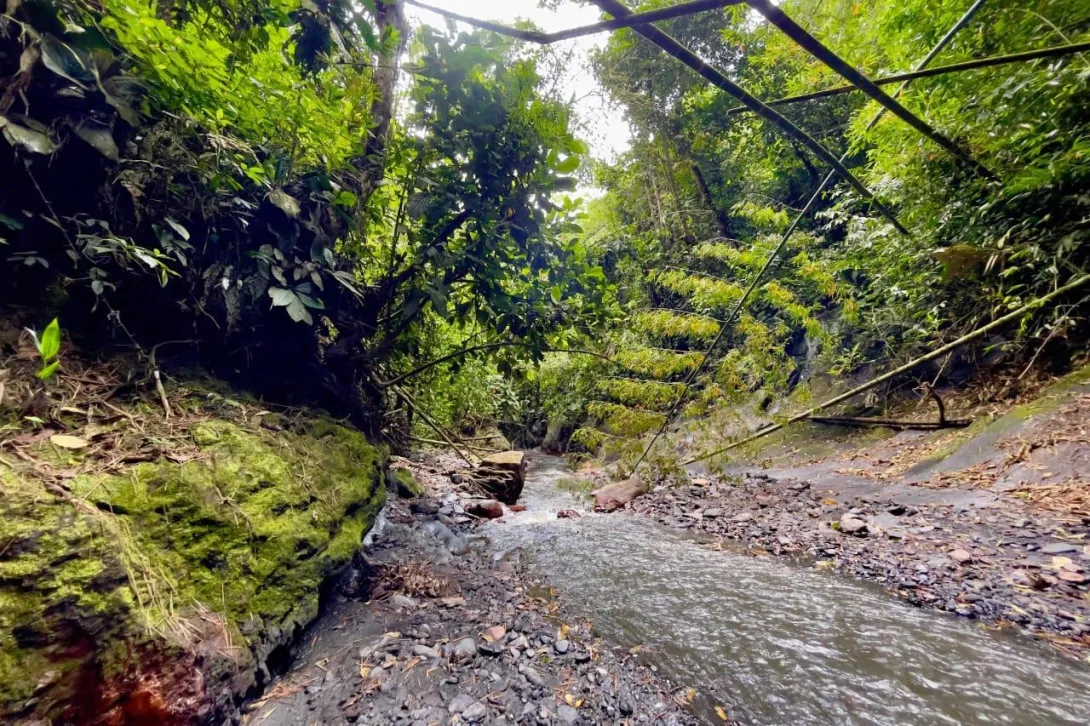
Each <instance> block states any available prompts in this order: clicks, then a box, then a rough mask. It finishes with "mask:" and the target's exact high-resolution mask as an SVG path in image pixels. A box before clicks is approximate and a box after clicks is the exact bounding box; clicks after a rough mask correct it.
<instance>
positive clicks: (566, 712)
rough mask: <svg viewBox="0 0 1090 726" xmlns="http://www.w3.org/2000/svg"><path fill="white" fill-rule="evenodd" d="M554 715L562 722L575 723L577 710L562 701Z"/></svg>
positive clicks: (577, 716) (577, 714)
mask: <svg viewBox="0 0 1090 726" xmlns="http://www.w3.org/2000/svg"><path fill="white" fill-rule="evenodd" d="M556 717H557V718H558V719H560V720H561V721H562V722H564V723H575V722H576V721H578V720H579V712H578V711H576V710H575V709H574V708H572V707H571V706H569V705H568V704H566V703H562V704H560V707H559V708H557V709H556Z"/></svg>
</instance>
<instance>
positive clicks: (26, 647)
mask: <svg viewBox="0 0 1090 726" xmlns="http://www.w3.org/2000/svg"><path fill="white" fill-rule="evenodd" d="M300 431H301V433H273V432H269V431H265V430H263V429H257V430H249V429H244V428H242V427H240V426H238V425H236V424H234V423H230V422H227V421H223V420H212V421H206V422H203V423H200V424H198V425H196V426H194V427H193V429H192V430H191V432H190V434H191V436H192V438H193V441H194V442H195V443H196V444H197V445H198V446H199V447H200V449H201V456H200V457H199V458H197V459H195V460H191V461H188V462H186V463H184V464H176V463H172V462H169V461H158V462H153V463H143V464H139V465H137V466H134V467H132V468H130V469H128V470H127V471H125V472H124V473H123V474H120V475H115V476H81V477H77V478H76V479H74V480H73V481H72V482H71V490H72V493H73V495H74V497H75V498H74V499H73V500H71V501H68V500H65V499H62V498H60V497H57V496H54V495H52V494H49V493H47V492H46V491H45V490H44V489H43V488H42V487H41V486H40V485H39V484H38V483H36V482H33V481H30V480H29V479H28V478H27V477H26V476H25V475H24V476H19V475H17V474H16V473H15V472H14V470H13V469H12V468H11V467H9V466H6V465H4V464H3V463H2V462H0V487H2V491H0V550H3V552H2V553H0V652H2V654H3V655H2V656H0V714H3V713H5V712H6V711H7V710H8V709H10V708H12V707H13V706H14V705H15V704H19V703H22V702H25V701H26V700H27V699H28V698H30V697H31V695H32V694H33V693H34V691H35V688H36V686H37V684H38V683H39V681H40V679H41V678H42V676H43V675H44V674H45V673H46V672H47V671H49V670H52V671H54V672H55V673H61V674H62V676H64V674H75V673H76V671H78V670H80V669H86V668H88V667H90V668H92V669H93V670H94V672H96V673H100V674H103V673H112V672H116V673H121V672H124V671H125V669H126V668H130V667H131V666H132V660H133V658H134V656H133V653H134V648H133V644H134V643H140V642H145V641H148V640H149V639H152V640H157V641H161V643H160V645H161V646H162V647H163V648H172V647H173V648H179V647H194V646H195V645H196V643H195V642H193V639H194V638H196V639H198V640H199V638H200V637H202V633H204V632H206V630H207V629H206V628H205V627H204V625H203V624H202V613H207V612H211V613H214V614H216V615H217V616H218V618H219V620H220V622H222V627H223V628H224V629H225V630H226V631H227V633H228V634H229V635H230V637H231V641H232V643H234V644H235V645H236V646H237V645H239V644H242V645H250V646H252V647H253V648H254V649H255V650H253V651H251V650H248V649H245V648H243V649H242V651H241V655H239V656H237V657H238V660H239V661H240V664H241V665H243V666H244V665H246V664H247V663H252V662H253V660H254V657H255V656H256V655H259V654H258V653H257V650H256V649H258V648H259V647H260V642H261V641H262V639H263V638H265V637H266V635H267V634H269V633H274V634H280V633H284V634H290V633H292V632H295V631H297V629H298V628H300V627H301V626H303V625H305V624H306V623H307V622H309V620H311V619H313V617H314V616H315V615H316V614H317V612H318V597H319V589H320V586H321V584H322V583H323V582H324V581H325V580H326V579H327V578H329V577H331V576H333V575H335V574H336V573H337V572H339V571H340V570H341V569H342V568H343V567H344V566H345V565H346V564H347V563H348V562H349V561H350V560H351V558H352V557H353V555H354V554H355V552H356V551H357V550H358V548H359V546H360V543H361V540H362V538H363V536H364V534H365V533H366V531H367V530H368V529H369V528H370V526H371V524H372V522H373V521H374V518H375V516H376V514H377V512H378V510H379V509H380V508H381V506H382V504H383V502H384V498H385V487H384V486H383V484H384V472H385V463H386V452H385V450H383V449H382V448H380V447H375V446H372V445H371V444H369V443H368V442H367V441H366V440H365V439H364V438H363V436H361V435H360V434H359V433H358V432H356V431H353V430H350V429H347V428H345V427H343V426H340V425H338V424H336V423H333V422H329V421H323V422H321V423H320V424H319V423H315V424H314V425H307V426H304V427H302V428H301V429H300ZM315 432H317V433H318V434H319V435H314V434H315ZM187 623H188V625H187ZM72 630H80V631H81V632H87V631H92V632H91V636H90V639H91V640H92V641H93V643H94V648H93V649H92V650H91V652H87V649H86V648H84V649H83V650H82V652H80V651H77V650H75V649H72V648H70V647H68V648H67V650H66V645H65V643H63V642H62V641H63V638H62V637H61V636H59V635H58V633H63V632H68V631H72ZM244 634H245V635H244ZM276 637H279V636H276ZM274 639H275V638H274ZM69 645H70V644H69ZM157 647H158V646H157ZM69 651H71V652H72V653H77V652H78V653H79V655H71V654H69ZM89 664H90V665H89ZM69 680H71V681H73V682H74V681H75V680H77V679H76V678H75V676H72V678H70V679H69ZM64 682H65V678H64V677H61V678H60V679H59V683H60V684H61V685H58V686H57V687H55V688H51V689H49V690H50V693H51V694H52V695H51V696H50V697H49V698H48V699H47V698H43V699H42V700H43V705H42V706H41V707H40V708H41V709H43V710H41V713H42V714H44V715H49V714H51V713H53V712H52V711H51V710H50V709H51V708H53V706H51V705H50V704H53V703H56V704H59V703H62V702H63V701H64V699H65V698H66V697H67V696H66V693H67V692H66V691H65V690H64V685H63V684H64ZM69 695H70V694H69Z"/></svg>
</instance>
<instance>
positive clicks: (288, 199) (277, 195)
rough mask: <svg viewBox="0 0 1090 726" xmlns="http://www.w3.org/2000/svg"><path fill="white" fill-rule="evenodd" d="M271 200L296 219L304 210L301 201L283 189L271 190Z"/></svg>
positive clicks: (275, 205) (278, 207)
mask: <svg viewBox="0 0 1090 726" xmlns="http://www.w3.org/2000/svg"><path fill="white" fill-rule="evenodd" d="M269 202H270V203H272V205H273V206H274V207H276V208H277V209H279V210H280V211H281V212H283V213H284V214H286V215H288V217H290V218H291V219H295V218H296V217H298V216H299V214H300V212H302V211H303V210H302V208H301V207H300V206H299V202H298V201H297V200H296V199H295V198H294V197H292V196H291V195H290V194H288V193H287V192H285V191H283V190H282V189H273V190H272V191H271V192H269Z"/></svg>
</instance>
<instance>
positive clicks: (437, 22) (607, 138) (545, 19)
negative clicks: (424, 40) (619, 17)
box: [405, 0, 631, 160]
mask: <svg viewBox="0 0 1090 726" xmlns="http://www.w3.org/2000/svg"><path fill="white" fill-rule="evenodd" d="M426 2H427V3H428V4H429V5H433V6H435V7H439V8H443V9H446V10H451V11H452V12H456V13H458V14H460V15H465V16H468V17H472V18H481V19H483V20H493V21H496V22H500V23H503V24H505V25H510V24H512V23H513V22H514V21H515V20H516V19H519V18H523V19H527V20H531V21H533V22H534V24H536V25H537V26H538V27H539V28H541V29H542V30H544V31H546V32H554V31H557V30H564V29H566V28H572V27H576V26H579V25H589V24H591V23H595V22H597V21H598V20H601V14H600V13H599V11H598V8H596V7H594V6H593V5H582V6H581V5H576V4H575V3H573V2H563V3H561V5H560V6H559V7H558V8H557V10H555V11H552V10H545V9H542V8H539V7H538V5H537V3H538V0H426ZM405 12H406V14H407V15H408V17H409V19H410V20H411V21H413V22H415V23H425V24H427V25H432V26H434V27H436V28H445V27H446V19H445V18H443V17H442V16H440V15H438V14H436V13H432V12H429V11H427V10H423V9H421V8H418V7H415V6H413V5H406V6H405ZM463 27H464V26H463ZM465 29H466V30H468V29H469V28H468V27H465ZM608 37H609V33H599V34H598V35H590V36H583V37H582V38H574V39H572V40H566V41H562V42H560V43H556V44H554V45H553V46H552V47H553V48H554V49H555V50H556V51H557V52H558V53H561V54H563V53H567V52H568V51H569V50H571V51H572V62H571V63H570V64H568V66H567V70H566V72H565V77H564V78H563V79H561V81H560V87H561V88H565V89H566V90H568V91H569V92H570V97H572V98H574V99H575V111H576V114H577V117H578V122H579V124H580V129H579V131H578V135H579V136H580V137H582V138H583V139H584V140H585V141H586V142H587V143H588V145H589V146H590V147H591V153H592V154H593V155H594V156H595V157H597V158H599V159H603V160H611V159H612V158H614V157H615V156H616V155H617V154H618V153H621V152H623V151H625V150H626V149H627V148H628V141H629V138H630V136H631V131H630V129H629V126H628V122H627V121H626V120H625V118H624V114H623V113H622V111H621V110H620V109H618V108H615V107H612V105H611V104H609V103H608V100H607V99H606V98H605V94H604V92H602V91H601V89H600V88H599V87H598V84H597V82H596V81H595V79H594V74H593V73H592V72H591V71H590V68H589V67H588V64H587V51H588V50H589V49H592V48H598V47H601V46H602V45H604V44H605V42H606V39H607V38H608Z"/></svg>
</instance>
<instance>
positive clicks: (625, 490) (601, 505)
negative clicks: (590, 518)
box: [591, 477, 647, 512]
mask: <svg viewBox="0 0 1090 726" xmlns="http://www.w3.org/2000/svg"><path fill="white" fill-rule="evenodd" d="M646 493H647V485H646V484H644V483H643V482H641V481H640V480H639V479H637V478H635V477H631V478H628V479H625V480H624V481H618V482H613V483H612V484H606V485H605V486H604V487H601V488H599V489H595V490H594V491H593V492H591V495H592V496H593V497H594V508H595V509H597V510H599V511H602V512H612V511H613V510H615V509H623V508H624V506H625V505H626V504H628V503H629V502H631V501H633V500H634V499H636V498H637V497H639V496H642V495H644V494H646Z"/></svg>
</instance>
